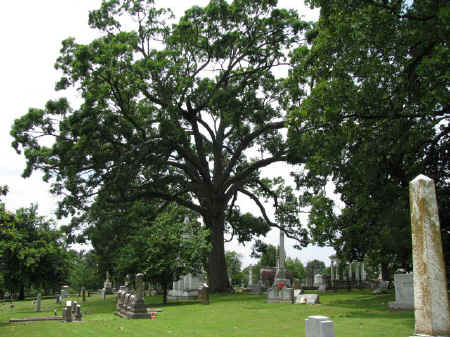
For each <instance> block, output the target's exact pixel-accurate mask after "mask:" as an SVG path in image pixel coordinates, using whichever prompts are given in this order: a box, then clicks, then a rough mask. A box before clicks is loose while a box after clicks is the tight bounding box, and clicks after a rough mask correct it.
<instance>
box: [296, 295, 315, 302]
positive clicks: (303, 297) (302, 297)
mask: <svg viewBox="0 0 450 337" xmlns="http://www.w3.org/2000/svg"><path fill="white" fill-rule="evenodd" d="M319 303H320V301H319V295H317V294H303V295H299V296H297V297H296V301H295V304H319Z"/></svg>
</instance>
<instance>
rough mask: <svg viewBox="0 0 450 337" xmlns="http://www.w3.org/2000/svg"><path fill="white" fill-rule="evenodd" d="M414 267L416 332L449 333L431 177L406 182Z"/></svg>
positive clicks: (436, 214) (446, 299)
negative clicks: (407, 183)
mask: <svg viewBox="0 0 450 337" xmlns="http://www.w3.org/2000/svg"><path fill="white" fill-rule="evenodd" d="M409 201H410V208H411V232H412V250H413V254H412V255H413V270H414V314H415V319H416V324H415V333H416V334H418V335H419V334H420V335H429V336H449V335H450V313H449V306H448V292H447V278H446V275H445V264H444V256H443V251H442V240H441V231H440V224H439V216H438V208H437V200H436V191H435V187H434V181H433V179H430V178H428V177H426V176H424V175H419V176H417V177H416V178H415V179H414V180H413V181H411V182H410V184H409Z"/></svg>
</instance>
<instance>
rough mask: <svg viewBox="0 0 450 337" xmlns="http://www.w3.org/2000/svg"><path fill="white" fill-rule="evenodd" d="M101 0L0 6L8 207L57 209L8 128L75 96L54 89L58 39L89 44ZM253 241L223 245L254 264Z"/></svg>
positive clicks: (196, 0) (310, 252) (179, 5)
mask: <svg viewBox="0 0 450 337" xmlns="http://www.w3.org/2000/svg"><path fill="white" fill-rule="evenodd" d="M207 2H208V1H206V0H187V1H176V0H166V1H157V3H158V5H160V6H161V5H162V6H164V7H169V8H171V9H172V10H173V11H174V12H175V14H176V15H177V16H179V15H181V14H182V13H183V12H184V10H185V9H187V8H189V7H190V6H193V5H205V4H207ZM100 3H101V1H100V0H40V1H5V2H4V3H2V10H1V11H0V28H1V32H2V39H1V43H2V48H1V49H2V52H1V53H0V95H1V107H2V111H1V114H0V185H5V184H7V185H8V186H9V191H10V192H9V193H8V196H7V197H6V198H5V199H4V201H5V203H6V207H7V209H9V210H15V209H17V208H19V207H27V206H29V205H30V204H31V203H37V204H38V205H39V214H41V215H45V216H49V217H52V215H53V213H54V211H55V209H56V201H57V200H56V199H55V198H54V197H53V196H52V195H51V194H50V193H49V191H48V190H49V185H48V184H46V183H44V182H42V180H41V174H40V173H39V172H35V173H33V175H32V177H30V178H27V179H24V178H22V177H21V173H22V171H23V169H24V167H25V161H24V159H23V156H20V155H18V154H16V152H15V151H14V150H13V148H12V147H11V142H12V138H11V137H10V136H9V132H10V129H11V126H12V123H13V122H14V120H15V119H16V118H19V117H20V116H22V115H23V114H25V113H26V112H27V111H28V109H29V108H31V107H33V108H42V107H43V106H44V105H45V103H46V102H47V100H49V99H54V98H57V97H60V96H62V95H64V96H69V98H70V99H71V100H76V99H77V97H76V94H74V93H73V92H72V93H69V95H68V94H67V93H60V92H55V91H54V85H55V83H56V81H57V80H58V79H59V76H60V74H59V73H58V72H57V71H56V70H55V69H54V63H55V60H56V58H57V57H58V55H59V50H60V48H61V41H62V40H63V39H65V38H67V37H69V36H72V37H75V38H76V40H77V41H78V42H83V43H87V42H89V41H90V40H92V39H93V38H95V37H96V33H95V32H94V31H92V30H90V29H89V27H88V24H87V20H88V12H89V10H92V9H96V8H98V7H99V5H100ZM279 6H280V7H286V8H295V9H297V10H298V11H299V13H300V14H301V15H303V17H304V18H305V19H307V20H315V19H317V17H318V12H317V11H311V10H309V9H308V8H306V7H304V6H303V4H302V1H299V0H280V1H279ZM288 171H289V169H288V167H286V165H278V166H272V167H270V168H268V169H266V170H265V171H264V172H265V174H267V175H271V174H272V172H276V173H275V174H277V175H279V174H280V173H279V172H286V173H288ZM241 209H243V210H245V211H252V212H253V211H254V212H257V210H256V209H255V208H252V207H251V206H249V205H246V204H242V205H241ZM263 240H264V241H265V242H268V243H273V244H277V242H278V231H275V230H274V231H271V232H270V233H269V234H268V235H267V237H266V238H263ZM292 245H293V242H292V241H291V240H287V242H286V249H287V255H288V256H290V257H298V258H300V259H301V260H302V262H304V263H306V262H307V261H309V260H312V259H316V258H317V259H320V260H323V261H324V262H325V263H326V264H329V260H328V256H329V255H331V254H333V250H332V249H330V248H318V247H308V248H305V249H303V250H301V251H297V250H295V249H293V248H292ZM250 247H251V244H250V243H249V244H247V245H246V246H245V247H244V246H240V245H238V244H237V243H236V242H231V243H230V244H227V246H226V249H228V250H235V251H238V252H239V253H241V254H242V258H243V262H244V265H248V264H251V263H255V262H256V261H255V260H253V259H250V257H249V252H250Z"/></svg>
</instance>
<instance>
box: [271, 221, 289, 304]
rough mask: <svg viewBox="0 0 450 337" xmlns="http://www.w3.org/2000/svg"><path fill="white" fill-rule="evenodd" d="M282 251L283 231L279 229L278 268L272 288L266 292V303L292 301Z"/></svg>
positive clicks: (284, 256) (283, 252)
mask: <svg viewBox="0 0 450 337" xmlns="http://www.w3.org/2000/svg"><path fill="white" fill-rule="evenodd" d="M285 259H286V255H285V251H284V232H283V231H282V230H281V229H280V254H279V259H278V269H277V272H276V274H275V280H274V282H273V285H272V288H270V289H269V291H268V293H267V303H278V302H287V303H294V288H291V287H290V286H291V281H290V280H289V279H288V278H287V277H286V266H285Z"/></svg>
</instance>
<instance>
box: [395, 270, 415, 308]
mask: <svg viewBox="0 0 450 337" xmlns="http://www.w3.org/2000/svg"><path fill="white" fill-rule="evenodd" d="M394 285H395V302H389V308H391V309H394V310H414V283H413V274H395V275H394Z"/></svg>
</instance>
